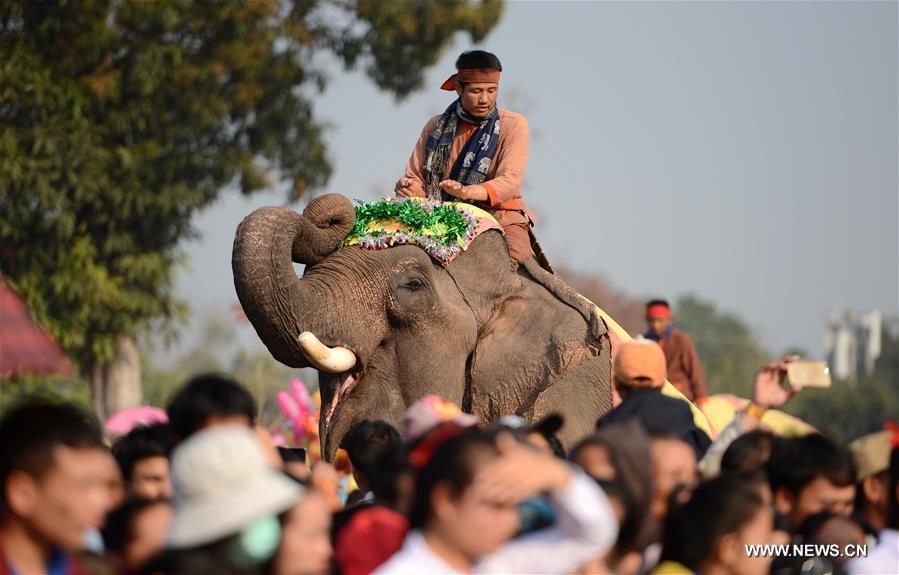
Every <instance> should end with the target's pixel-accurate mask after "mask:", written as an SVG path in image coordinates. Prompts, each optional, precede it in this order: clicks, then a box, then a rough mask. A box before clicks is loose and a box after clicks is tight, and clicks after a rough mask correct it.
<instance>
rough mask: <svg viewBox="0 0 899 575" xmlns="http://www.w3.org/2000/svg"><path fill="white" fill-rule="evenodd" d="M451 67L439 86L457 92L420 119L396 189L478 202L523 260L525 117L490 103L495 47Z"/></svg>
mask: <svg viewBox="0 0 899 575" xmlns="http://www.w3.org/2000/svg"><path fill="white" fill-rule="evenodd" d="M456 69H457V70H458V72H456V73H455V74H453V75H452V76H450V77H449V78H448V79H447V80H446V81H445V82H444V83H443V85H442V86H441V88H442V89H443V90H447V91H455V92H456V94H457V95H458V96H459V97H458V98H457V99H456V100H455V101H453V103H452V104H450V105H449V107H447V109H446V111H444V112H443V114H441V115H439V116H434V117H433V118H431V119H430V120H428V122H427V124H425V127H424V129H423V130H422V132H421V136H420V137H419V139H418V142H417V143H416V144H415V148H414V149H413V150H412V156H411V157H410V158H409V161H408V162H407V163H406V174H405V176H403V177H402V178H400V180H399V181H398V182H397V183H396V188H395V191H396V195H397V197H426V198H429V199H431V200H452V201H458V200H461V201H464V202H469V203H472V204H474V205H477V206H478V207H481V208H484V209H485V210H487V211H488V212H490V213H491V214H492V215H493V217H494V218H496V220H497V221H498V222H499V224H500V225H501V226H502V227H503V231H504V233H505V236H506V244H507V245H508V248H509V255H510V256H511V257H512V258H513V259H515V260H517V261H519V262H521V261H524V260H527V259H528V258H530V257H531V255H532V254H531V241H530V236H529V230H528V228H529V227H530V226H531V225H533V222H534V215H533V213H532V212H531V210H530V209H528V207H527V205H526V204H525V203H524V199H522V197H521V183H522V180H523V179H524V169H525V166H526V165H527V162H528V121H527V120H526V119H525V117H524V116H522V115H521V114H516V113H515V112H512V111H509V110H506V109H503V108H499V107H498V106H497V105H496V99H497V95H498V93H499V77H500V72H501V71H502V69H503V67H502V64H500V61H499V58H497V57H496V56H495V55H493V54H491V53H490V52H484V51H482V50H473V51H470V52H464V53H462V55H461V56H459V59H458V60H456Z"/></svg>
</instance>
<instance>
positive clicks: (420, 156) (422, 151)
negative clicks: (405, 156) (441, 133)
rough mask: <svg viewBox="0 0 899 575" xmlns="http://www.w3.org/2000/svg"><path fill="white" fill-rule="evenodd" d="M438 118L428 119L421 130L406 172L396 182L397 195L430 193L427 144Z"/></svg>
mask: <svg viewBox="0 0 899 575" xmlns="http://www.w3.org/2000/svg"><path fill="white" fill-rule="evenodd" d="M438 119H439V116H438V117H435V118H431V119H430V120H428V123H427V124H425V127H424V129H423V130H422V131H421V136H419V138H418V141H417V142H416V143H415V147H414V148H413V149H412V155H411V156H410V157H409V161H407V162H406V173H405V175H404V176H403V177H402V178H400V181H398V182H397V183H396V188H395V189H394V191H395V192H396V195H397V196H399V197H404V198H409V197H416V196H417V197H422V198H423V197H426V196H427V195H428V193H427V191H425V158H427V153H428V150H427V148H426V147H425V144H426V143H427V141H428V136H429V135H430V134H431V130H433V129H434V125H435V124H436V123H437V120H438Z"/></svg>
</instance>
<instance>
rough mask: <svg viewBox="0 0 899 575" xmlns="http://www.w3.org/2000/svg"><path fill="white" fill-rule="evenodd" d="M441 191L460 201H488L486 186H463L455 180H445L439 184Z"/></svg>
mask: <svg viewBox="0 0 899 575" xmlns="http://www.w3.org/2000/svg"><path fill="white" fill-rule="evenodd" d="M437 185H438V186H440V189H441V190H443V191H444V192H446V193H447V194H449V195H451V196H455V197H457V198H459V199H460V200H466V201H467V200H474V201H477V202H486V201H487V189H486V188H484V186H463V185H462V184H461V183H459V182H457V181H455V180H443V181H442V182H440V183H439V184H437Z"/></svg>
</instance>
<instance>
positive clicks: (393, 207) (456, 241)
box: [343, 198, 503, 266]
mask: <svg viewBox="0 0 899 575" xmlns="http://www.w3.org/2000/svg"><path fill="white" fill-rule="evenodd" d="M487 230H499V231H500V233H502V231H503V228H502V226H500V225H499V224H498V223H497V221H496V219H494V217H493V216H491V215H490V214H489V213H487V212H486V211H484V210H482V209H480V208H478V207H476V206H473V205H471V204H464V203H461V202H434V201H431V200H426V199H424V198H384V199H381V200H377V201H375V202H368V203H360V204H359V205H358V206H356V223H355V224H354V225H353V229H352V230H350V233H349V234H347V237H346V239H345V240H344V242H343V243H344V245H346V246H359V247H361V248H363V249H368V250H380V249H385V248H389V247H392V246H398V245H403V244H413V245H417V246H419V247H420V248H421V249H423V250H424V251H425V252H427V253H428V255H430V256H431V257H432V258H433V259H434V260H435V261H437V263H439V264H441V265H444V266H445V265H446V264H448V263H450V262H451V261H453V260H454V259H456V257H458V256H459V254H461V253H462V252H464V251H465V250H466V249H468V246H469V245H471V242H473V241H474V239H475V238H477V237H478V236H479V235H480V234H482V233H484V232H485V231H487Z"/></svg>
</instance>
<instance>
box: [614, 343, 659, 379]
mask: <svg viewBox="0 0 899 575" xmlns="http://www.w3.org/2000/svg"><path fill="white" fill-rule="evenodd" d="M667 375H668V368H667V366H666V365H665V353H664V352H663V351H662V348H661V347H659V344H657V343H656V342H654V341H652V340H648V339H632V340H631V341H628V342H625V343H622V344H621V347H620V348H618V354H617V355H616V356H615V378H616V379H618V380H619V381H621V382H622V383H624V384H627V385H629V386H631V387H650V388H653V389H661V388H662V385H663V384H664V383H665V378H666V377H667Z"/></svg>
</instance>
